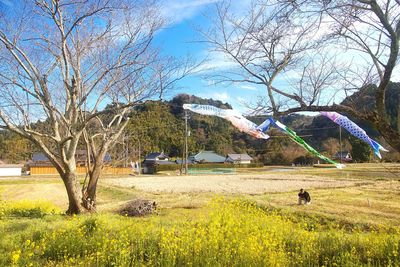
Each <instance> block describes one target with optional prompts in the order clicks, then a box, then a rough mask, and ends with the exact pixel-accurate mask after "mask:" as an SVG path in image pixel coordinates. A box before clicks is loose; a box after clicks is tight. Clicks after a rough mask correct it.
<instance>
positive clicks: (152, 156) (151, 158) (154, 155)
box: [144, 152, 169, 161]
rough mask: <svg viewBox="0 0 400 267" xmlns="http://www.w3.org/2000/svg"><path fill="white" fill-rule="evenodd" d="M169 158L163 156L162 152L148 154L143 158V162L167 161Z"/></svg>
mask: <svg viewBox="0 0 400 267" xmlns="http://www.w3.org/2000/svg"><path fill="white" fill-rule="evenodd" d="M168 159H169V157H168V155H166V154H164V152H153V153H150V154H148V155H147V156H146V157H145V159H144V160H145V161H146V160H148V161H168Z"/></svg>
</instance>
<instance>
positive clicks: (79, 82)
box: [0, 0, 168, 214]
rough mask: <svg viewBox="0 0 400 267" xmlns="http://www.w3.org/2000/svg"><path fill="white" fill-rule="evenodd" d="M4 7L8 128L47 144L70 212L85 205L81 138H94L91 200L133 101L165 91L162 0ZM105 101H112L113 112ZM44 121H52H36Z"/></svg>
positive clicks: (2, 91) (2, 113)
mask: <svg viewBox="0 0 400 267" xmlns="http://www.w3.org/2000/svg"><path fill="white" fill-rule="evenodd" d="M6 12H7V14H5V13H4V14H1V17H2V20H1V22H0V62H1V63H0V95H1V99H2V100H1V103H0V105H1V108H0V119H1V122H2V124H1V127H2V128H5V129H8V130H10V131H12V132H15V133H17V134H19V135H20V136H22V137H24V138H26V139H28V140H30V141H31V142H32V143H34V144H35V145H36V146H37V147H38V148H40V149H41V150H42V151H43V152H44V153H45V155H46V156H47V157H48V158H49V160H50V161H51V163H52V164H53V165H54V166H55V168H56V169H57V171H58V172H59V174H60V176H61V178H62V180H63V182H64V185H65V187H66V190H67V193H68V199H69V207H68V210H67V213H68V214H76V213H80V212H81V211H82V205H81V197H82V193H81V190H80V185H79V182H78V180H77V175H76V160H75V153H76V150H77V147H78V143H79V140H81V139H82V137H84V138H83V139H84V140H86V141H87V147H88V148H89V150H90V153H89V154H88V155H89V156H92V159H93V160H92V165H91V166H90V168H89V172H90V174H91V177H94V178H93V179H91V180H90V181H89V186H88V188H86V191H87V192H86V191H85V194H86V196H85V197H84V198H83V200H84V206H85V207H88V206H89V205H88V202H87V198H88V197H89V196H90V197H91V198H92V199H95V192H96V185H97V179H98V177H99V175H100V173H101V167H102V162H103V158H104V155H105V153H106V152H107V149H108V148H109V147H110V146H111V145H112V144H113V142H115V140H116V139H117V138H118V137H119V135H120V134H121V132H122V131H123V129H124V127H125V126H126V124H127V122H128V120H129V116H130V109H131V108H132V107H133V106H134V105H135V104H137V103H139V102H141V101H143V100H144V99H146V98H149V97H153V96H158V95H159V94H160V92H161V87H160V86H159V83H160V79H159V78H156V77H160V76H159V73H160V72H159V71H158V69H159V66H160V65H162V64H164V61H163V60H162V59H161V58H160V55H159V51H158V50H157V49H156V48H155V47H154V45H153V38H154V35H155V32H156V31H157V30H158V29H160V27H161V26H162V19H161V18H160V17H159V15H158V13H157V5H156V3H154V2H152V1H140V0H138V1H124V0H122V1H121V0H118V1H114V0H97V1H59V0H37V1H25V2H23V3H18V4H15V6H14V8H10V9H9V10H6ZM164 68H165V69H167V68H168V67H167V66H164ZM107 104H113V110H112V112H110V110H109V109H105V106H106V105H107ZM37 120H42V121H45V122H46V126H47V127H35V122H36V121H37ZM94 129H96V130H94ZM98 139H100V140H101V141H100V142H99V141H97V142H94V141H93V142H92V141H91V140H98ZM96 145H97V146H96ZM88 195H89V196H88ZM85 202H86V203H85Z"/></svg>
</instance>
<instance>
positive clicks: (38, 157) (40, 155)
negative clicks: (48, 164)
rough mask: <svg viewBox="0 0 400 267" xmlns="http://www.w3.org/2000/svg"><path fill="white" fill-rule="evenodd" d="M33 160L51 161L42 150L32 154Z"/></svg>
mask: <svg viewBox="0 0 400 267" xmlns="http://www.w3.org/2000/svg"><path fill="white" fill-rule="evenodd" d="M32 161H50V160H49V158H48V157H46V155H45V154H43V153H42V152H35V153H33V155H32Z"/></svg>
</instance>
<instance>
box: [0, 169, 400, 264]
mask: <svg viewBox="0 0 400 267" xmlns="http://www.w3.org/2000/svg"><path fill="white" fill-rule="evenodd" d="M299 187H304V188H306V189H307V190H308V191H309V192H310V193H311V197H312V204H311V205H307V206H298V205H297V191H298V189H299ZM0 198H1V201H0V233H2V238H1V239H0V266H13V265H14V266H142V265H145V266H174V265H175V266H184V265H185V266H322V265H325V266H360V265H366V266H368V265H369V266H400V256H399V253H400V230H399V229H400V165H396V164H384V165H383V164H363V165H361V164H360V165H350V166H348V167H347V168H346V169H343V170H337V169H328V168H326V169H325V168H290V169H288V170H285V169H283V168H280V167H270V168H262V169H240V170H237V173H236V174H232V175H231V174H229V175H194V176H190V177H183V176H174V174H173V173H164V174H163V175H157V176H138V177H132V176H126V177H115V176H114V177H104V179H102V180H101V182H100V185H99V195H98V205H99V206H98V213H96V214H85V215H80V216H75V217H67V216H64V215H63V214H62V211H63V210H65V209H66V205H67V202H66V194H65V192H64V188H63V186H62V183H61V181H60V180H59V179H57V178H56V177H44V176H42V177H40V176H38V177H23V178H19V179H13V178H0ZM135 198H145V199H151V200H155V201H156V202H157V203H158V212H157V214H154V215H152V216H148V217H142V218H128V217H123V216H119V215H117V214H116V211H117V210H118V209H119V207H120V206H121V205H122V204H124V203H125V202H126V201H129V200H131V199H135Z"/></svg>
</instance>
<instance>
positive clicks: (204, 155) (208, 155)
mask: <svg viewBox="0 0 400 267" xmlns="http://www.w3.org/2000/svg"><path fill="white" fill-rule="evenodd" d="M194 159H195V160H196V161H198V162H201V161H202V162H210V163H223V162H225V157H224V156H221V155H218V154H217V153H215V152H214V151H201V152H199V153H198V154H196V155H195V156H194Z"/></svg>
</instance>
